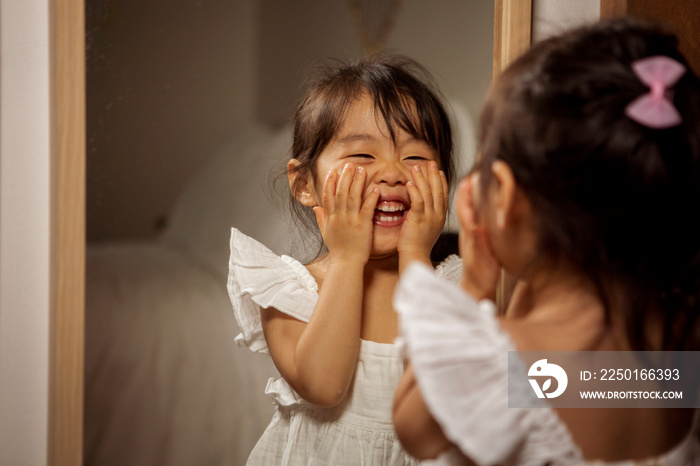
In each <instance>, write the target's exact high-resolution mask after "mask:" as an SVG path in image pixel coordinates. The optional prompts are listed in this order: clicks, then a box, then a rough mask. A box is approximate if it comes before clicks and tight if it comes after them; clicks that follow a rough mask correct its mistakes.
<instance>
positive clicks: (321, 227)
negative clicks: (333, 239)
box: [313, 206, 326, 235]
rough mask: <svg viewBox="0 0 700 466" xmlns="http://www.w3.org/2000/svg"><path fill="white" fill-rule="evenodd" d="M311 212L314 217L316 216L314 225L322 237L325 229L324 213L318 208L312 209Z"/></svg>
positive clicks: (322, 209) (321, 208)
mask: <svg viewBox="0 0 700 466" xmlns="http://www.w3.org/2000/svg"><path fill="white" fill-rule="evenodd" d="M313 211H314V215H315V216H316V224H317V225H318V229H319V230H320V231H321V235H323V232H324V230H325V228H326V211H325V210H324V208H323V207H320V206H316V207H314V208H313Z"/></svg>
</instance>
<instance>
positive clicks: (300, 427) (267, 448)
mask: <svg viewBox="0 0 700 466" xmlns="http://www.w3.org/2000/svg"><path fill="white" fill-rule="evenodd" d="M438 273H439V274H440V275H441V276H443V277H446V278H447V279H452V280H458V279H459V277H460V276H461V260H460V259H459V258H458V257H457V256H450V257H448V258H447V259H446V260H445V261H444V262H443V263H442V264H441V265H440V266H439V267H438ZM228 290H229V297H230V298H231V303H232V305H233V309H234V313H235V315H236V319H237V321H238V324H239V326H240V328H241V334H240V335H239V336H238V337H237V338H236V340H237V342H238V343H239V344H242V345H243V344H244V345H246V346H248V348H249V349H250V350H252V351H255V352H262V353H268V354H269V349H268V347H267V343H266V342H265V337H264V335H263V331H262V325H261V322H260V310H261V309H265V308H267V307H274V308H275V309H277V310H279V311H280V312H283V313H285V314H287V315H290V316H292V317H294V318H296V319H298V320H301V321H303V322H308V321H309V318H310V317H311V314H312V312H313V310H314V307H315V305H316V301H317V299H318V288H317V284H316V281H315V280H314V278H313V277H312V276H311V274H310V273H309V272H308V270H307V269H306V268H305V267H304V266H303V265H302V264H301V263H300V262H298V261H297V260H296V259H293V258H291V257H289V256H277V255H276V254H275V253H273V252H272V251H271V250H269V249H268V248H267V247H265V246H264V245H262V244H261V243H259V242H257V241H255V240H254V239H252V238H250V237H248V236H246V235H244V234H243V233H241V232H240V231H238V230H236V229H235V228H234V229H232V233H231V258H230V261H229V278H228ZM403 371H404V362H403V354H402V352H401V350H400V348H399V347H398V346H396V345H393V344H384V343H376V342H372V341H366V340H361V342H360V350H359V355H358V360H357V365H356V367H355V372H354V378H353V382H352V385H351V387H350V389H349V390H348V393H347V395H346V396H345V399H344V400H343V401H342V402H341V403H340V404H339V405H337V406H334V407H331V408H324V407H319V406H316V405H313V404H311V403H309V402H307V401H305V400H304V399H302V398H301V397H300V396H299V395H298V394H297V393H296V392H295V391H294V390H293V389H292V388H291V387H290V386H289V384H288V383H287V382H286V381H285V380H284V379H283V378H277V379H274V378H271V379H270V380H269V381H268V384H267V388H266V390H265V393H267V394H268V395H269V396H270V397H271V398H272V400H273V403H274V404H275V407H276V410H275V414H274V415H273V418H272V421H271V422H270V424H269V426H268V427H267V429H266V430H265V433H264V434H263V436H262V437H261V438H260V440H259V441H258V443H257V445H256V446H255V448H254V449H253V451H252V453H251V454H250V457H249V458H248V463H247V464H249V465H294V466H298V465H334V466H336V465H337V466H343V465H348V466H349V465H352V466H357V465H377V466H381V465H414V464H416V463H417V461H416V460H415V459H414V458H412V457H410V456H409V455H408V454H407V453H406V452H405V451H404V450H403V448H402V447H401V445H400V443H399V441H398V439H397V437H396V434H395V432H394V428H393V425H392V420H391V414H392V403H393V396H394V391H395V389H396V386H397V384H398V382H399V379H400V378H401V375H402V374H403Z"/></svg>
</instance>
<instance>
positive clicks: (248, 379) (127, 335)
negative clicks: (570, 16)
mask: <svg viewBox="0 0 700 466" xmlns="http://www.w3.org/2000/svg"><path fill="white" fill-rule="evenodd" d="M86 272H87V274H88V276H89V277H90V278H89V280H88V290H87V294H86V296H87V301H86V308H87V309H88V310H89V312H88V313H87V317H86V361H85V374H86V381H85V383H86V393H85V464H95V465H112V464H113V465H195V464H196V465H205V464H213V465H219V464H221V465H223V464H227V465H236V464H244V462H245V459H246V458H247V455H248V453H249V452H250V450H251V449H252V448H253V446H254V445H255V442H256V441H257V439H258V438H259V437H260V435H261V433H262V431H263V430H264V428H265V426H266V425H267V423H268V422H269V419H270V417H271V415H272V405H271V401H270V400H269V399H268V398H267V396H266V395H264V393H263V391H264V387H265V383H266V381H267V379H268V378H269V377H270V376H272V375H274V374H276V371H275V370H274V367H273V366H272V364H271V362H270V359H269V358H268V357H266V356H264V355H256V354H252V353H250V352H249V351H247V350H246V349H244V348H238V347H236V345H235V343H234V342H233V339H234V337H235V336H236V335H237V333H238V327H237V326H236V323H235V319H234V318H233V314H232V312H231V305H230V303H229V302H228V298H227V294H226V288H225V283H222V282H221V281H220V280H218V279H217V277H215V276H213V275H211V274H210V273H209V272H208V271H207V270H206V269H205V268H202V267H197V266H195V265H193V264H192V263H191V261H189V260H187V259H186V258H185V257H184V256H183V255H182V254H180V253H178V252H176V251H172V250H170V249H168V248H167V247H164V246H161V245H158V244H148V243H144V244H138V245H134V244H129V245H122V246H119V245H111V246H103V247H99V246H98V247H90V248H89V249H88V252H87V270H86Z"/></svg>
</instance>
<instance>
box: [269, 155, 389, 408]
mask: <svg viewBox="0 0 700 466" xmlns="http://www.w3.org/2000/svg"><path fill="white" fill-rule="evenodd" d="M337 178H338V176H337V175H336V174H335V172H331V173H330V174H329V176H328V177H327V179H326V182H325V183H324V188H323V205H324V207H316V208H314V212H315V213H316V218H317V221H318V224H319V228H320V229H321V234H322V235H323V239H324V241H325V243H326V245H327V246H328V249H329V253H328V256H327V259H326V264H327V268H326V274H325V277H324V279H323V284H322V286H321V288H320V290H319V298H318V302H317V303H316V307H315V308H314V312H313V314H312V316H311V319H310V320H309V322H308V323H304V322H300V321H298V320H296V319H294V318H292V317H289V316H287V315H285V314H283V313H281V312H279V311H277V310H276V309H266V310H264V311H263V312H262V325H263V331H264V332H265V339H266V340H267V344H268V347H269V348H270V355H271V356H272V359H273V361H274V363H275V365H276V366H277V369H278V370H279V371H280V374H281V375H282V377H284V379H285V380H286V381H287V382H288V383H289V385H291V386H292V388H294V390H295V391H297V393H299V395H301V396H302V397H303V398H304V399H306V400H307V401H309V402H311V403H314V404H318V405H322V406H333V405H335V404H337V403H339V402H340V401H341V400H342V399H343V398H344V397H345V393H346V392H347V389H348V387H349V386H350V382H351V380H352V376H353V373H354V370H355V364H356V361H357V353H358V350H359V345H360V330H361V322H362V320H361V318H362V298H363V272H364V267H365V264H366V263H367V260H368V259H369V253H370V250H371V241H372V215H373V212H374V208H375V206H376V203H377V199H378V193H376V192H373V193H372V194H370V196H368V198H367V199H366V200H365V202H364V203H363V202H362V188H363V187H364V184H365V178H366V174H365V172H364V170H362V169H358V170H357V172H356V170H355V168H354V167H352V166H350V167H346V168H345V169H344V170H343V173H342V174H341V176H340V178H339V179H337Z"/></svg>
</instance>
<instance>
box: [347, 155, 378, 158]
mask: <svg viewBox="0 0 700 466" xmlns="http://www.w3.org/2000/svg"><path fill="white" fill-rule="evenodd" d="M348 157H357V158H361V159H373V158H374V157H372V156H371V155H369V154H351V155H348Z"/></svg>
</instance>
